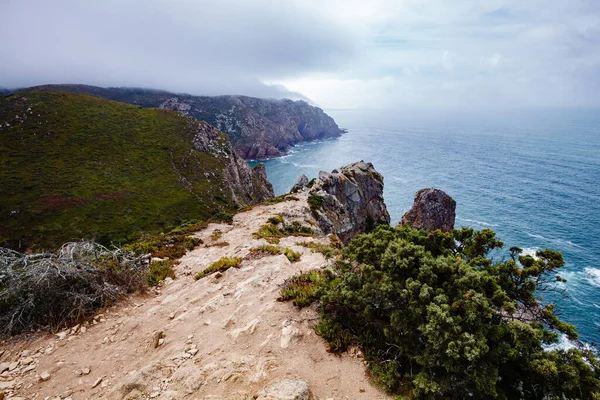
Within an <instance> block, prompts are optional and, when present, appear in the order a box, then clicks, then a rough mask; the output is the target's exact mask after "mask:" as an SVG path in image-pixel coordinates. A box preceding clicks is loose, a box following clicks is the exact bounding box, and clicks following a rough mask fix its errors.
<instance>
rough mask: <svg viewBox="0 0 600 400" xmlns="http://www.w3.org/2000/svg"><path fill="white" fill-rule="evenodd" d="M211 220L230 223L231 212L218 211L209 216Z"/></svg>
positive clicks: (231, 218) (231, 219) (231, 220)
mask: <svg viewBox="0 0 600 400" xmlns="http://www.w3.org/2000/svg"><path fill="white" fill-rule="evenodd" d="M210 221H211V222H224V223H226V224H231V223H232V222H233V214H232V213H229V212H225V211H220V212H218V213H216V214H215V215H213V216H212V217H210Z"/></svg>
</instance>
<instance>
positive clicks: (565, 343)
mask: <svg viewBox="0 0 600 400" xmlns="http://www.w3.org/2000/svg"><path fill="white" fill-rule="evenodd" d="M582 346H583V347H589V345H586V344H585V343H582V342H580V341H573V340H569V338H567V335H564V334H561V335H560V336H559V337H558V343H554V344H551V345H548V346H544V349H545V350H548V351H551V350H569V349H577V348H580V347H582Z"/></svg>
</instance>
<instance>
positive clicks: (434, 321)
mask: <svg viewBox="0 0 600 400" xmlns="http://www.w3.org/2000/svg"><path fill="white" fill-rule="evenodd" d="M502 246H503V243H502V242H501V241H499V240H497V239H496V236H495V233H494V232H493V231H491V230H489V229H484V230H482V231H473V230H472V229H468V228H463V229H461V230H454V231H453V232H449V233H443V232H440V231H436V232H425V231H419V230H415V229H412V228H409V227H407V226H403V227H400V228H392V227H389V226H380V227H378V228H377V230H376V231H375V232H374V233H370V234H366V235H362V236H360V237H359V238H357V239H355V240H353V241H352V242H350V244H349V245H348V246H347V247H346V248H345V249H344V250H343V252H342V256H343V258H344V260H345V261H338V262H336V264H335V266H334V268H333V270H332V272H331V274H330V275H323V276H320V277H319V279H316V278H314V277H313V278H312V279H310V278H308V277H307V276H306V274H303V275H301V276H299V277H297V278H295V279H293V280H291V281H288V283H287V285H286V287H285V288H284V289H282V298H284V299H292V300H294V301H295V303H296V304H297V305H299V306H306V305H308V304H310V302H311V301H314V300H319V301H320V304H321V314H320V315H321V319H320V322H319V324H318V325H317V327H316V331H317V333H319V334H320V335H321V336H322V337H323V338H324V339H326V340H327V341H328V342H329V345H330V349H331V350H332V351H343V350H345V349H346V347H347V346H348V345H349V344H350V343H356V344H358V345H359V346H360V347H361V348H362V350H363V352H364V354H365V359H366V361H367V362H368V366H369V369H370V372H371V374H372V375H373V376H374V378H375V379H376V380H377V381H378V382H379V383H380V384H381V385H382V386H383V387H384V388H385V389H386V390H388V391H390V392H393V393H397V394H400V395H401V396H404V398H423V399H465V398H472V399H521V398H524V399H555V398H556V399H562V398H565V399H566V398H568V399H575V398H577V399H591V398H600V364H599V362H598V360H597V358H596V356H595V354H594V353H593V352H592V351H591V350H587V349H570V350H567V351H565V350H549V349H547V348H546V347H545V346H547V345H549V344H552V343H555V342H557V340H558V334H559V333H560V334H565V335H567V336H568V337H570V338H576V337H577V334H576V332H575V328H574V327H573V326H572V325H569V324H566V323H564V322H563V321H561V320H560V319H559V318H558V317H557V316H556V314H555V310H554V305H552V304H548V305H543V304H540V299H538V298H536V296H539V295H541V294H543V293H544V292H547V291H551V290H554V289H556V288H557V285H561V284H562V282H564V280H563V279H562V278H560V277H559V276H558V275H557V272H558V270H559V269H560V268H561V267H562V266H563V264H564V261H563V259H562V255H561V254H560V253H558V252H554V251H552V250H543V251H538V252H537V254H536V258H534V257H531V256H523V255H521V252H522V250H521V249H520V248H518V247H512V248H510V251H509V253H508V254H507V257H506V258H502V257H497V258H495V259H492V258H491V256H490V254H491V252H493V251H499V249H500V248H501V247H502ZM315 273H316V272H315ZM558 289H560V286H558ZM284 294H285V295H284ZM517 310H519V312H518V313H517V312H516V311H517Z"/></svg>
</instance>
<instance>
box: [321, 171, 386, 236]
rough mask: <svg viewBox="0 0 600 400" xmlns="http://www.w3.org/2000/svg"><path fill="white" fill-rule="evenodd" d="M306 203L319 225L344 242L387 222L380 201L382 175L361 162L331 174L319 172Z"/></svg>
mask: <svg viewBox="0 0 600 400" xmlns="http://www.w3.org/2000/svg"><path fill="white" fill-rule="evenodd" d="M309 203H310V205H311V210H312V211H313V213H314V215H315V218H316V220H317V223H318V225H319V227H320V228H321V229H322V230H323V231H324V232H326V233H334V234H336V235H337V236H338V237H339V238H340V240H341V241H342V242H343V243H344V244H346V243H348V242H349V241H350V240H352V239H354V238H355V237H356V236H358V235H359V234H361V233H364V232H369V231H371V230H373V229H374V228H375V227H376V226H377V225H380V224H389V223H390V215H389V214H388V212H387V208H386V206H385V203H384V201H383V176H382V175H381V174H380V173H379V172H377V171H376V170H375V168H374V167H373V164H371V163H366V162H363V161H360V162H357V163H354V164H350V165H346V166H344V167H342V168H340V169H339V170H333V171H332V172H331V173H327V172H324V171H321V172H320V173H319V177H318V178H317V180H316V181H315V182H314V184H313V186H312V187H311V188H310V197H309Z"/></svg>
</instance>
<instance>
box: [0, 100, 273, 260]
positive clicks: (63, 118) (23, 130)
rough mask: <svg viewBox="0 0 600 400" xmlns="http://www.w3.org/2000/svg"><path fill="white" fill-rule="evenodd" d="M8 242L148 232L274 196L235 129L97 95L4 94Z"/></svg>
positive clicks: (0, 113) (0, 203) (109, 238)
mask: <svg viewBox="0 0 600 400" xmlns="http://www.w3.org/2000/svg"><path fill="white" fill-rule="evenodd" d="M0 137H1V138H2V140H1V141H0V186H1V187H2V188H3V191H4V193H3V196H1V197H0V245H2V243H4V245H5V246H7V245H8V246H10V247H13V248H18V249H25V248H28V247H30V246H32V247H38V248H39V247H44V248H52V247H55V246H58V245H60V244H62V243H63V242H65V241H70V240H77V239H81V238H93V239H95V240H97V241H101V242H103V243H111V242H113V243H119V242H120V241H123V240H127V239H130V238H132V237H133V236H134V235H136V234H139V232H140V231H141V232H148V231H157V230H163V229H165V228H168V227H173V226H176V225H178V224H179V223H181V222H182V221H183V220H187V219H207V218H209V217H211V216H212V215H214V214H217V213H219V212H231V211H233V210H234V209H236V208H239V207H242V206H246V205H249V204H254V203H257V202H260V201H263V200H265V199H267V198H270V197H272V196H273V188H272V186H271V184H270V183H269V182H268V181H267V179H266V173H265V169H264V166H262V165H259V166H257V167H256V168H255V169H254V170H253V169H251V168H250V167H249V166H248V165H247V163H246V162H245V161H244V160H243V159H242V158H241V157H240V156H239V155H238V154H237V153H236V151H235V150H234V149H233V147H232V145H231V143H230V142H229V140H228V138H227V135H225V134H224V133H222V132H220V131H218V130H217V129H215V128H214V127H212V126H210V125H208V124H207V123H206V122H202V121H198V120H196V119H195V118H193V117H191V116H184V115H181V114H180V113H177V112H173V111H171V110H160V109H144V108H140V107H136V106H132V105H128V104H124V103H119V102H115V101H109V100H104V99H99V98H96V97H91V96H85V95H79V94H72V93H53V92H42V93H38V92H20V93H19V94H15V95H12V96H9V97H4V98H0Z"/></svg>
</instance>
